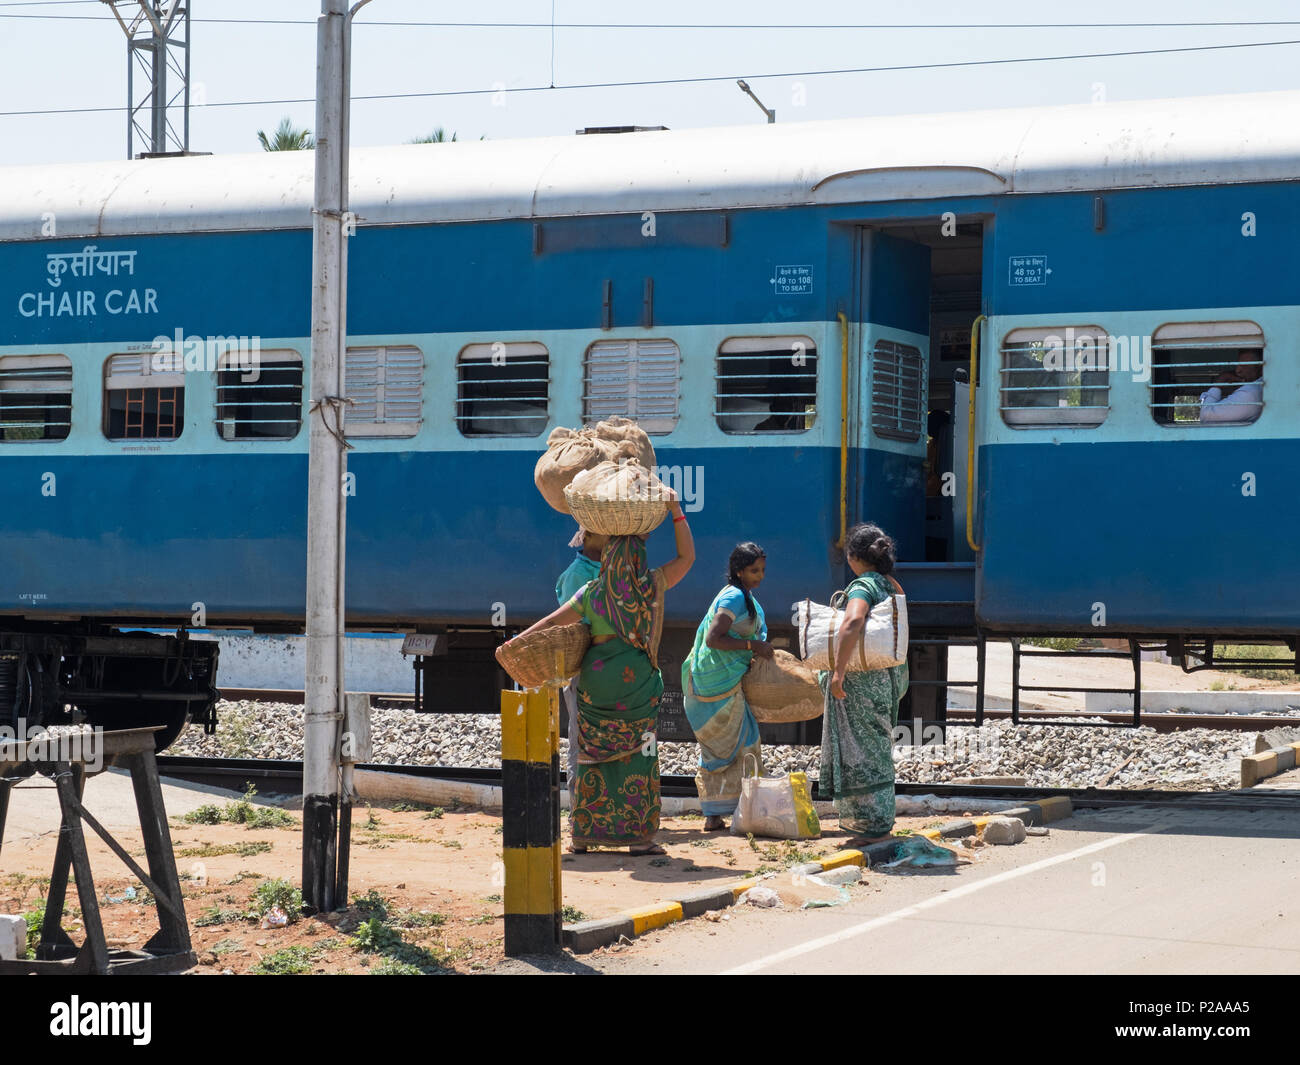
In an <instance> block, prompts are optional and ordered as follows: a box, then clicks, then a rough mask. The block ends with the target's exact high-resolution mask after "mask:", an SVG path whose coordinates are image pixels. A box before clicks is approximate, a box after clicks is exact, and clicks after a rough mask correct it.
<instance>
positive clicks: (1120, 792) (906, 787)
mask: <svg viewBox="0 0 1300 1065" xmlns="http://www.w3.org/2000/svg"><path fill="white" fill-rule="evenodd" d="M357 768H358V769H365V770H371V771H374V772H378V773H395V774H402V775H408V776H418V777H426V778H430V779H434V780H454V781H462V782H468V783H472V784H485V785H488V786H492V787H500V786H501V771H500V770H499V769H474V768H467V767H456V766H428V765H392V764H369V763H367V764H364V765H360V766H358V767H357ZM158 772H159V773H160V774H161V775H162V776H165V777H171V778H173V779H176V780H184V781H187V782H189V783H192V784H204V785H208V786H211V787H221V788H232V789H239V788H242V787H243V786H244V785H245V784H246V783H252V784H254V785H256V786H257V787H258V790H259V791H261V792H262V793H263V794H266V793H281V794H283V793H298V792H301V791H302V762H299V761H273V760H263V759H257V758H192V757H187V756H181V755H159V756H158ZM660 787H661V790H662V793H663V794H664V795H665V796H671V797H679V798H687V797H694V796H695V794H696V790H695V778H694V777H686V776H665V777H662V778H660ZM895 791H896V792H897V793H898V794H899V795H937V796H940V797H954V798H966V799H970V800H972V804H973V805H978V804H979V802H980V801H981V800H989V799H995V800H996V799H1007V800H1018V801H1022V802H1032V801H1034V800H1037V799H1045V798H1051V797H1053V796H1065V797H1067V798H1069V799H1070V801H1071V802H1072V803H1073V804H1074V806H1075V807H1076V808H1078V809H1105V808H1111V807H1119V806H1173V805H1176V806H1178V807H1179V808H1180V809H1185V810H1188V809H1200V810H1234V811H1240V812H1249V811H1260V810H1279V809H1282V810H1297V811H1300V791H1296V792H1273V793H1268V794H1265V793H1258V794H1251V793H1250V791H1247V790H1240V791H1221V792H1213V791H1164V790H1136V789H1135V790H1124V789H1118V788H1111V789H1107V788H1038V787H1024V786H1011V785H987V784H914V783H910V782H906V781H899V782H898V783H897V784H896V785H895ZM813 798H814V799H815V798H817V787H816V785H815V784H814V785H813Z"/></svg>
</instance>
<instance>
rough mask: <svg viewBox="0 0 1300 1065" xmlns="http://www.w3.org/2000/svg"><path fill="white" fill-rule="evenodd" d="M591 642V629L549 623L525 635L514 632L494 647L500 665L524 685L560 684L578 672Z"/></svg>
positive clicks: (531, 686) (579, 624) (538, 686)
mask: <svg viewBox="0 0 1300 1065" xmlns="http://www.w3.org/2000/svg"><path fill="white" fill-rule="evenodd" d="M590 646H591V630H590V629H589V628H588V627H587V626H586V625H583V624H582V623H581V622H579V623H578V624H576V625H552V626H551V627H550V628H546V629H539V630H538V631H537V632H531V633H529V634H528V635H527V636H516V637H515V638H514V639H513V640H508V641H507V642H505V643H503V644H502V645H501V646H500V647H498V648H497V651H496V655H497V661H498V662H500V663H501V668H502V669H504V670H505V671H506V672H507V673H509V674H510V676H511V677H512V678H514V680H515V681H516V682H517V683H518V684H519V685H520V687H523V688H542V687H545V686H546V685H548V684H553V685H555V686H557V687H560V686H562V685H564V684H567V683H568V681H569V680H570V679H571V678H572V677H574V676H576V675H577V673H578V671H579V670H580V669H581V668H582V658H583V656H584V655H585V654H586V653H587V648H588V647H590Z"/></svg>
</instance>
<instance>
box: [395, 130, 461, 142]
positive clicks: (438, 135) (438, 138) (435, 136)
mask: <svg viewBox="0 0 1300 1065" xmlns="http://www.w3.org/2000/svg"><path fill="white" fill-rule="evenodd" d="M455 139H456V134H454V133H453V134H452V135H451V136H450V137H448V136H447V131H446V130H444V129H443V128H442V127H441V126H439V127H438V128H437V129H435V130H434V131H433V132H432V133H430V134H429V135H428V136H427V137H416V138H415V140H413V141H407V143H408V144H444V143H446V142H448V141H454V140H455Z"/></svg>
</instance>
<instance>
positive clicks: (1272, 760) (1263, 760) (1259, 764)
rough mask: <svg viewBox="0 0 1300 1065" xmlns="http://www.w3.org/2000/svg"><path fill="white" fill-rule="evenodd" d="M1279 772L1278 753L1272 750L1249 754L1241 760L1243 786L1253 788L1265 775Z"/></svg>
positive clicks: (1268, 775) (1269, 775)
mask: <svg viewBox="0 0 1300 1065" xmlns="http://www.w3.org/2000/svg"><path fill="white" fill-rule="evenodd" d="M1276 772H1277V755H1276V754H1275V753H1274V752H1272V751H1265V752H1264V753H1263V754H1248V755H1246V757H1245V758H1243V759H1242V760H1241V786H1242V787H1243V788H1253V787H1254V786H1255V785H1256V784H1258V783H1259V782H1260V781H1261V780H1263V779H1264V778H1265V777H1271V776H1272V775H1273V774H1274V773H1276Z"/></svg>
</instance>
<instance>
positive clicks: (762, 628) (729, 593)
mask: <svg viewBox="0 0 1300 1065" xmlns="http://www.w3.org/2000/svg"><path fill="white" fill-rule="evenodd" d="M766 569H767V555H766V554H764V553H763V549H762V548H761V547H759V546H758V544H754V543H744V544H737V545H736V548H735V549H734V550H733V551H732V552H731V558H730V559H729V560H728V562H727V584H726V587H724V588H723V589H722V591H720V592H719V593H718V594H717V595H716V596H714V598H713V603H712V605H711V606H710V607H709V612H708V613H707V614H705V615H704V620H703V621H701V622H700V627H699V628H698V629H697V630H696V631H695V646H694V647H692V648H691V653H690V654H689V655H687V657H686V660H685V661H684V662H683V663H682V696H683V707H684V709H685V710H686V719H687V720H688V721H689V722H690V723H691V729H692V731H694V733H695V738H696V739H697V740H698V741H699V744H700V770H699V773H697V774H696V777H695V787H696V789H697V790H698V791H699V793H700V805H701V807H702V809H703V811H704V815H705V821H704V831H706V832H715V831H717V830H718V829H721V828H725V827H726V824H725V822H724V821H723V820H722V819H723V817H724V816H727V815H729V814H732V813H735V810H736V804H737V803H738V802H739V801H740V780H741V777H742V776H743V775H744V772H745V763H746V762H747V761H748V756H750V755H752V756H753V759H754V764H755V769H756V771H757V772H760V773H761V772H762V762H761V751H760V746H759V739H758V722H757V721H756V720H755V718H754V714H753V712H752V711H751V710H750V708H749V704H748V703H747V702H746V701H745V695H744V693H743V692H742V691H741V689H740V681H741V678H742V677H744V675H745V671H746V670H748V669H749V664H750V662H751V661H753V658H754V656H755V655H759V656H761V657H764V658H771V657H772V645H771V644H770V643H768V642H767V619H766V618H765V617H764V615H763V608H762V607H761V606H759V604H758V600H757V599H755V598H754V595H753V593H754V589H756V588H757V587H758V586H759V585H760V584H761V583H762V582H763V576H764V573H765V571H766Z"/></svg>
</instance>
